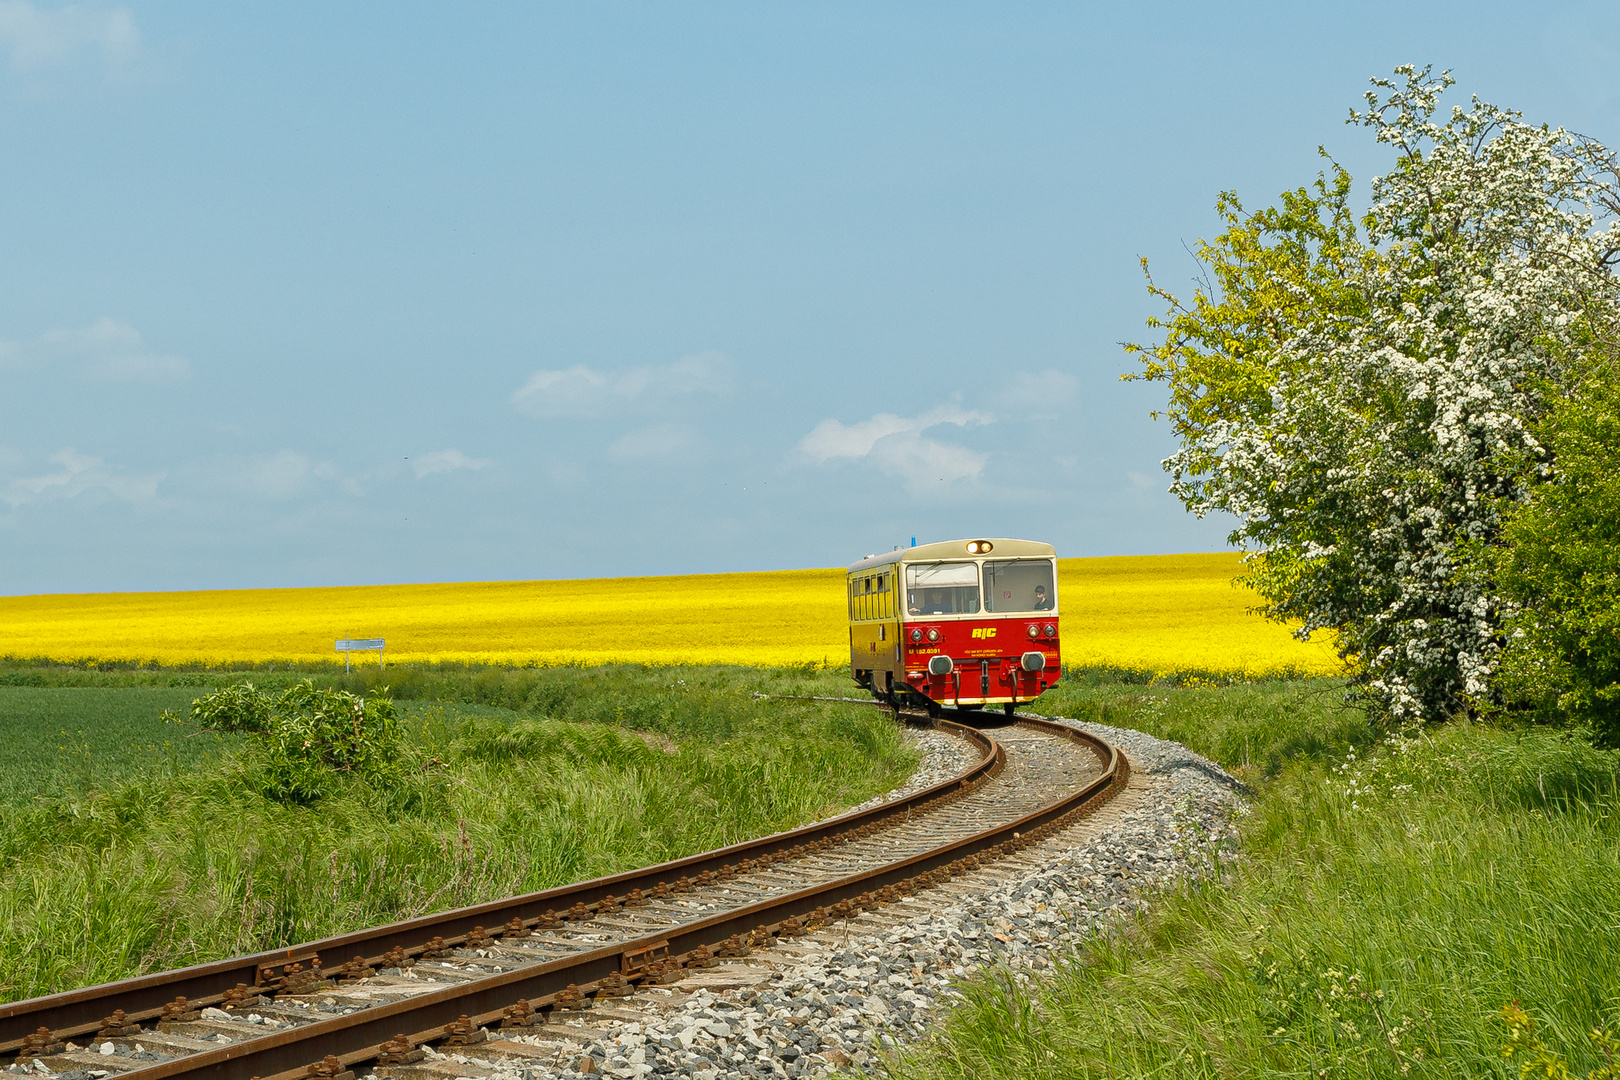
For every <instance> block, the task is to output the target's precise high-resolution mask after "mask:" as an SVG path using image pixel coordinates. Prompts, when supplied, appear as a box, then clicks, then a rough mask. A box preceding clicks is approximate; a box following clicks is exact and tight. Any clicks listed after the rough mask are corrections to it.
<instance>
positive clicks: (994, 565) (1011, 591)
mask: <svg viewBox="0 0 1620 1080" xmlns="http://www.w3.org/2000/svg"><path fill="white" fill-rule="evenodd" d="M984 609H985V610H986V611H1055V610H1056V609H1057V582H1056V580H1055V578H1054V575H1053V573H1052V560H1051V559H995V560H993V561H992V560H988V559H987V560H985V564H984Z"/></svg>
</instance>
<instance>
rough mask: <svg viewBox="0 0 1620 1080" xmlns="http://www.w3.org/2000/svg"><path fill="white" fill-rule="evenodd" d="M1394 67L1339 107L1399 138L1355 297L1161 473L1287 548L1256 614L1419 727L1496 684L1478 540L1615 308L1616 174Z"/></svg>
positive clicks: (1558, 133)
mask: <svg viewBox="0 0 1620 1080" xmlns="http://www.w3.org/2000/svg"><path fill="white" fill-rule="evenodd" d="M1396 75H1397V76H1398V77H1400V80H1401V82H1400V84H1399V85H1397V83H1396V82H1395V81H1392V80H1382V79H1375V80H1373V83H1374V87H1375V89H1374V90H1372V91H1369V92H1368V93H1367V95H1366V100H1367V108H1366V111H1364V112H1352V114H1351V119H1352V121H1353V122H1357V123H1360V124H1363V125H1365V126H1367V127H1370V128H1372V129H1373V131H1374V132H1375V133H1376V136H1377V138H1378V140H1379V141H1380V142H1384V143H1387V144H1390V145H1391V146H1393V147H1394V148H1395V150H1396V151H1397V155H1398V157H1397V164H1396V167H1395V169H1394V170H1393V171H1392V172H1391V173H1390V174H1388V175H1386V176H1383V177H1380V178H1378V179H1377V180H1375V181H1374V183H1373V187H1372V206H1371V211H1370V213H1369V214H1368V216H1367V217H1366V219H1365V227H1366V233H1367V250H1366V252H1365V254H1366V256H1367V257H1366V258H1364V259H1362V260H1361V261H1359V262H1357V263H1346V264H1343V265H1347V266H1350V267H1351V268H1352V269H1351V270H1350V273H1351V274H1352V276H1353V278H1354V280H1352V281H1351V282H1349V284H1350V286H1351V290H1350V292H1351V294H1352V295H1354V296H1355V297H1356V298H1357V300H1358V302H1357V303H1356V304H1353V305H1350V306H1348V308H1341V309H1340V310H1336V311H1331V312H1322V313H1321V314H1320V316H1319V317H1314V318H1310V319H1307V320H1304V321H1303V325H1302V326H1300V325H1296V326H1295V327H1294V328H1293V329H1291V331H1290V336H1289V337H1288V338H1287V339H1286V340H1285V341H1283V342H1281V343H1279V344H1278V345H1277V346H1276V347H1275V348H1273V349H1271V350H1269V352H1268V353H1267V354H1266V355H1265V357H1264V363H1265V364H1266V365H1267V367H1268V372H1269V375H1270V378H1271V393H1270V395H1269V398H1264V395H1261V398H1264V400H1261V399H1259V398H1257V399H1256V400H1255V401H1254V402H1253V404H1252V405H1250V406H1249V407H1247V408H1245V409H1244V410H1242V411H1241V412H1240V413H1239V414H1238V415H1234V416H1229V417H1227V418H1225V419H1223V420H1220V421H1218V422H1216V423H1213V424H1211V425H1209V426H1208V427H1207V429H1205V430H1203V431H1201V432H1199V433H1197V435H1196V437H1193V438H1191V439H1189V440H1188V441H1186V442H1185V444H1184V446H1183V448H1182V450H1181V451H1180V452H1179V453H1178V454H1176V455H1175V456H1173V457H1171V458H1169V459H1167V460H1166V461H1165V468H1166V469H1167V470H1168V471H1170V472H1171V473H1172V474H1173V476H1174V478H1175V483H1174V485H1173V487H1172V491H1174V492H1175V493H1176V494H1178V495H1179V496H1180V497H1181V498H1182V499H1183V501H1184V502H1186V504H1187V505H1188V506H1189V508H1190V509H1192V510H1193V511H1194V512H1197V513H1199V514H1203V513H1205V512H1208V511H1210V510H1224V511H1228V512H1231V513H1234V514H1236V515H1237V516H1238V517H1239V518H1240V519H1241V521H1242V525H1241V527H1240V528H1239V529H1238V530H1237V532H1235V533H1234V539H1235V540H1236V541H1238V542H1240V543H1243V544H1245V545H1246V546H1248V547H1250V548H1251V549H1257V550H1258V551H1259V552H1260V553H1262V554H1271V555H1273V556H1275V555H1279V554H1280V555H1283V556H1284V559H1282V560H1278V562H1277V565H1286V566H1287V567H1288V568H1289V569H1288V571H1287V572H1288V574H1289V575H1290V577H1289V581H1288V587H1287V589H1285V590H1281V591H1280V592H1281V594H1282V595H1281V598H1280V599H1278V596H1279V590H1273V591H1272V594H1271V595H1272V597H1273V599H1276V601H1277V602H1275V603H1274V604H1273V606H1272V608H1271V609H1270V613H1271V614H1273V615H1275V616H1277V617H1280V618H1289V619H1300V620H1302V623H1303V625H1302V627H1301V629H1300V630H1299V634H1300V636H1302V637H1303V636H1308V635H1309V634H1310V633H1311V632H1313V631H1316V630H1321V629H1324V628H1330V629H1334V630H1337V631H1338V633H1339V635H1340V637H1339V640H1340V644H1341V648H1342V649H1343V651H1344V653H1345V655H1346V656H1347V657H1349V658H1350V659H1352V660H1353V661H1354V662H1355V664H1356V667H1357V668H1358V669H1359V671H1360V673H1361V685H1362V687H1363V689H1365V690H1366V691H1368V692H1369V693H1370V695H1371V698H1372V702H1373V704H1374V705H1375V706H1377V707H1378V708H1380V709H1381V711H1382V712H1383V713H1384V714H1385V715H1386V716H1387V717H1388V718H1390V719H1392V720H1398V721H1411V720H1420V721H1421V720H1427V719H1436V718H1439V717H1442V716H1444V715H1448V714H1451V713H1454V712H1456V711H1458V710H1460V709H1466V708H1468V707H1469V706H1470V705H1471V704H1472V703H1474V702H1478V701H1482V700H1484V699H1486V698H1487V696H1488V694H1489V692H1490V681H1491V676H1492V674H1493V672H1494V671H1495V667H1496V663H1497V654H1498V651H1499V649H1500V647H1501V645H1502V622H1503V618H1504V616H1505V615H1506V614H1508V612H1507V611H1506V609H1505V604H1504V601H1503V600H1502V599H1501V598H1500V597H1499V596H1498V595H1496V592H1495V590H1494V588H1493V587H1492V584H1491V582H1490V580H1489V576H1488V575H1487V574H1485V573H1483V572H1480V571H1478V570H1476V569H1473V566H1474V562H1475V560H1473V559H1472V558H1471V553H1473V552H1476V551H1477V550H1478V548H1479V546H1480V545H1481V544H1488V543H1490V542H1491V541H1492V539H1493V538H1494V537H1495V536H1496V535H1497V532H1498V528H1499V521H1498V516H1499V512H1500V509H1501V506H1502V502H1503V501H1504V500H1513V499H1516V498H1519V497H1521V496H1522V494H1523V492H1524V490H1525V485H1526V484H1528V483H1531V482H1533V481H1534V479H1535V478H1536V476H1537V470H1538V469H1540V470H1544V468H1545V465H1544V463H1543V462H1542V454H1541V450H1540V447H1538V446H1537V445H1536V442H1535V439H1534V437H1533V435H1532V432H1531V426H1532V424H1533V421H1534V419H1535V417H1536V416H1537V415H1538V414H1539V412H1540V410H1541V409H1542V407H1543V401H1544V399H1545V398H1546V396H1547V394H1548V390H1549V387H1556V386H1557V385H1558V381H1559V379H1560V378H1561V376H1562V374H1563V372H1564V371H1565V370H1566V365H1567V363H1568V361H1569V359H1570V358H1571V357H1572V356H1574V355H1576V354H1578V352H1579V351H1580V350H1581V348H1582V343H1583V341H1584V340H1585V335H1588V334H1590V332H1591V327H1592V326H1593V325H1595V324H1605V325H1613V321H1612V319H1613V313H1614V311H1615V309H1616V282H1615V277H1614V274H1613V272H1612V264H1613V262H1614V260H1615V257H1616V252H1617V251H1620V227H1617V223H1616V220H1615V210H1616V207H1617V206H1620V195H1617V193H1620V185H1617V184H1616V182H1615V175H1614V163H1613V159H1612V158H1611V156H1610V155H1609V153H1608V151H1606V150H1605V149H1604V148H1603V147H1601V146H1598V145H1597V144H1595V143H1593V142H1591V141H1590V140H1586V139H1582V138H1579V137H1576V136H1572V135H1570V134H1568V133H1566V132H1565V131H1563V130H1562V129H1548V128H1545V127H1536V126H1532V125H1529V124H1526V123H1523V122H1522V121H1521V120H1520V118H1519V116H1518V114H1516V113H1512V112H1508V111H1505V110H1502V109H1498V108H1495V107H1493V106H1491V105H1488V104H1485V103H1483V102H1481V101H1479V100H1478V99H1477V98H1475V99H1473V102H1472V106H1471V107H1470V108H1468V109H1463V108H1461V107H1454V108H1453V109H1452V110H1451V114H1450V116H1449V118H1448V119H1446V120H1444V121H1443V122H1441V121H1439V120H1437V119H1436V116H1435V114H1436V110H1437V106H1438V98H1439V96H1440V95H1441V93H1442V92H1443V91H1444V90H1445V89H1446V87H1448V86H1449V85H1450V84H1451V82H1452V80H1451V78H1450V76H1449V74H1448V75H1442V76H1440V77H1438V78H1433V77H1430V75H1429V72H1428V69H1423V70H1421V71H1418V70H1414V69H1413V68H1411V67H1405V68H1398V69H1396ZM1279 284H1283V283H1279ZM1285 287H1286V286H1285Z"/></svg>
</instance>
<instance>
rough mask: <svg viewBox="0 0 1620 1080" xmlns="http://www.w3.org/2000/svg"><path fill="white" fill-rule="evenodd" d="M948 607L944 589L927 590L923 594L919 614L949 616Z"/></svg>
mask: <svg viewBox="0 0 1620 1080" xmlns="http://www.w3.org/2000/svg"><path fill="white" fill-rule="evenodd" d="M950 613H951V611H950V605H949V604H947V603H946V602H945V590H944V589H929V590H927V591H926V592H924V593H923V606H922V611H921V612H920V613H919V614H922V615H949V614H950Z"/></svg>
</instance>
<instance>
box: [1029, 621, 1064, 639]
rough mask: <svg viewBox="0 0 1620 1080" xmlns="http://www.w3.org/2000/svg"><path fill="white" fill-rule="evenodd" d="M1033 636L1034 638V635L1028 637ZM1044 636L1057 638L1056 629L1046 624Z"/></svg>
mask: <svg viewBox="0 0 1620 1080" xmlns="http://www.w3.org/2000/svg"><path fill="white" fill-rule="evenodd" d="M1034 636H1035V635H1034V634H1031V635H1030V637H1034ZM1046 636H1047V637H1057V627H1055V626H1053V625H1052V624H1051V623H1047V624H1046Z"/></svg>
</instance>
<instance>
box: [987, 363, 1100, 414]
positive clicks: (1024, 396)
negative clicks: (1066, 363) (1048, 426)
mask: <svg viewBox="0 0 1620 1080" xmlns="http://www.w3.org/2000/svg"><path fill="white" fill-rule="evenodd" d="M1079 397H1080V380H1079V379H1077V378H1075V377H1074V376H1073V375H1069V374H1066V373H1064V372H1061V371H1054V370H1050V369H1049V370H1046V371H1020V372H1018V373H1017V374H1014V375H1009V376H1007V377H1006V378H1003V379H1001V380H999V385H994V384H993V385H992V386H991V387H990V390H989V400H990V401H991V403H992V404H993V405H994V406H995V409H996V412H997V414H998V415H1001V416H1009V417H1012V418H1014V419H1017V420H1053V419H1056V418H1057V417H1059V416H1061V415H1062V414H1063V412H1064V411H1065V410H1066V409H1068V408H1070V407H1071V406H1073V405H1074V404H1075V402H1076V401H1077V400H1078V399H1079Z"/></svg>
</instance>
